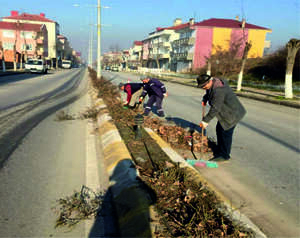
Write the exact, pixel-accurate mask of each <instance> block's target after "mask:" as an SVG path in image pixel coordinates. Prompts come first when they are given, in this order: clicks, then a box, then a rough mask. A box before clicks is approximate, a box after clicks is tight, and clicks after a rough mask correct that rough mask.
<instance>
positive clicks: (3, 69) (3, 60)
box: [0, 41, 6, 72]
mask: <svg viewBox="0 0 300 238" xmlns="http://www.w3.org/2000/svg"><path fill="white" fill-rule="evenodd" d="M0 52H1V55H2V59H1V61H2V72H5V71H6V68H5V58H4V50H3V45H2V41H0Z"/></svg>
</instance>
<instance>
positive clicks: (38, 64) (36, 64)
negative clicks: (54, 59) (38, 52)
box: [25, 59, 48, 74]
mask: <svg viewBox="0 0 300 238" xmlns="http://www.w3.org/2000/svg"><path fill="white" fill-rule="evenodd" d="M25 71H26V72H30V73H43V74H46V73H47V71H48V66H47V64H46V62H45V61H44V60H43V59H29V60H27V62H26V63H25Z"/></svg>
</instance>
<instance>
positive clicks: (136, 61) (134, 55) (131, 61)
mask: <svg viewBox="0 0 300 238" xmlns="http://www.w3.org/2000/svg"><path fill="white" fill-rule="evenodd" d="M142 47H143V42H142V41H134V42H133V46H132V47H131V48H130V49H129V56H128V67H137V66H140V65H141V60H142Z"/></svg>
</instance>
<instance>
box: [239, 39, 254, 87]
mask: <svg viewBox="0 0 300 238" xmlns="http://www.w3.org/2000/svg"><path fill="white" fill-rule="evenodd" d="M250 48H251V43H248V42H247V43H246V45H245V48H244V53H243V58H242V66H241V71H240V73H239V77H238V84H237V91H238V92H239V91H241V90H242V82H243V74H244V68H245V65H246V61H247V57H248V52H249V50H250Z"/></svg>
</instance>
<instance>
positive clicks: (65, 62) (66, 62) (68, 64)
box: [61, 60, 72, 69]
mask: <svg viewBox="0 0 300 238" xmlns="http://www.w3.org/2000/svg"><path fill="white" fill-rule="evenodd" d="M61 67H62V68H64V69H71V68H72V61H71V60H62V61H61Z"/></svg>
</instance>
